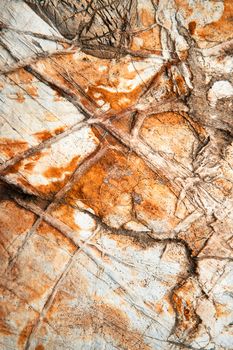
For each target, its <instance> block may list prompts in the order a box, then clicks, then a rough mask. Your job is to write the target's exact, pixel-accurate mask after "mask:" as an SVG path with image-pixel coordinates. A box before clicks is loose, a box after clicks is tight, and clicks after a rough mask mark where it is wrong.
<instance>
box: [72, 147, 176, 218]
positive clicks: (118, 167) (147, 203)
mask: <svg viewBox="0 0 233 350" xmlns="http://www.w3.org/2000/svg"><path fill="white" fill-rule="evenodd" d="M152 188H153V194H152ZM135 192H136V193H137V194H138V195H139V198H140V197H141V200H140V202H134V209H135V211H137V212H143V213H144V215H146V216H147V217H148V215H149V216H150V217H148V220H149V219H150V218H151V219H153V220H154V219H164V218H167V216H168V213H167V211H166V210H167V208H166V204H164V203H166V201H169V200H171V201H173V200H175V197H174V196H173V194H172V193H171V191H170V190H169V188H168V187H167V186H166V185H165V184H161V182H160V180H159V178H158V177H157V176H156V175H155V174H154V173H153V172H152V171H151V170H150V169H149V168H148V167H147V165H146V164H145V163H144V162H143V161H142V160H141V159H140V158H139V157H137V156H135V155H133V154H132V153H130V154H127V153H124V150H123V149H122V151H120V150H119V145H118V150H108V151H107V153H106V154H105V155H104V156H103V157H102V158H101V159H100V160H99V161H98V162H97V163H96V164H95V165H94V166H93V167H92V168H90V169H89V170H88V171H87V172H86V173H85V174H84V175H83V176H82V177H81V178H80V179H79V180H78V181H77V182H76V183H75V184H74V186H73V188H72V190H71V191H69V192H68V193H67V201H68V203H71V204H72V203H75V202H76V200H77V199H78V200H81V201H83V202H84V203H85V204H86V205H87V206H89V207H91V208H92V209H94V211H95V213H96V214H97V215H99V216H100V217H103V218H106V217H109V216H111V215H112V214H114V215H119V216H120V215H121V213H122V212H121V208H122V207H125V211H126V215H128V217H129V218H130V216H131V213H130V208H131V207H132V206H133V204H132V201H134V199H133V193H135ZM156 196H157V197H156ZM161 196H162V198H163V202H161V201H159V198H160V197H161ZM127 212H128V214H127ZM174 221H175V219H174ZM168 222H169V225H170V224H172V225H173V222H170V221H169V219H168Z"/></svg>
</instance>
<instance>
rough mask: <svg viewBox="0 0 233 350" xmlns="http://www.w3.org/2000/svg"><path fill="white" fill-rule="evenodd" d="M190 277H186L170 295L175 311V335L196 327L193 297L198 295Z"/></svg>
mask: <svg viewBox="0 0 233 350" xmlns="http://www.w3.org/2000/svg"><path fill="white" fill-rule="evenodd" d="M198 293H199V292H198V291H197V287H196V285H195V283H194V282H193V280H192V279H188V280H187V281H186V282H184V284H183V285H182V286H181V287H179V288H178V289H177V290H176V291H175V292H174V293H173V295H172V298H171V299H172V303H173V306H174V308H175V311H176V315H177V320H178V325H177V327H176V331H175V332H176V335H177V336H180V335H183V334H186V335H188V334H191V332H192V331H193V330H194V329H195V328H196V327H197V325H198V322H199V318H198V316H197V314H196V312H195V304H194V303H195V298H197V297H198V296H199V294H198Z"/></svg>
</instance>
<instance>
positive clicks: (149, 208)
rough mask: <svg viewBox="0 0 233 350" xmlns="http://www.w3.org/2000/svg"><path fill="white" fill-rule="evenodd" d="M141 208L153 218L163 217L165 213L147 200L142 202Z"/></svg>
mask: <svg viewBox="0 0 233 350" xmlns="http://www.w3.org/2000/svg"><path fill="white" fill-rule="evenodd" d="M142 208H143V209H144V210H145V212H147V213H149V214H150V216H152V217H154V218H163V217H164V215H165V212H164V211H163V210H161V208H159V207H158V206H156V205H155V204H154V203H152V202H149V201H148V200H144V201H143V202H142Z"/></svg>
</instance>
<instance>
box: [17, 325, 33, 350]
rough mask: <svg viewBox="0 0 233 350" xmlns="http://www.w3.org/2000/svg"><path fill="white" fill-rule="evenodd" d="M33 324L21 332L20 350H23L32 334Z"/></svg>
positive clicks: (19, 339)
mask: <svg viewBox="0 0 233 350" xmlns="http://www.w3.org/2000/svg"><path fill="white" fill-rule="evenodd" d="M32 327H33V324H32V323H31V322H30V323H29V324H28V325H27V326H25V327H24V328H23V330H22V331H21V333H20V335H19V338H18V346H19V348H20V349H23V348H24V346H25V343H26V341H27V338H28V336H29V335H30V333H31V330H32Z"/></svg>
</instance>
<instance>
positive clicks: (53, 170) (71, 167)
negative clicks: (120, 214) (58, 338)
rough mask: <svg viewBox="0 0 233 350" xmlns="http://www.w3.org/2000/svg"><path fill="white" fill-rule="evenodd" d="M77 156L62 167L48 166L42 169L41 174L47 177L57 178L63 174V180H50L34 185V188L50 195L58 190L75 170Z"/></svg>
mask: <svg viewBox="0 0 233 350" xmlns="http://www.w3.org/2000/svg"><path fill="white" fill-rule="evenodd" d="M78 160H79V156H76V157H74V158H73V159H72V160H71V161H70V163H69V164H68V165H66V166H63V167H50V168H48V169H47V170H46V171H44V173H43V175H44V176H45V177H46V178H48V179H53V178H56V179H59V178H61V177H63V176H64V174H65V176H64V179H63V180H56V181H51V182H50V183H49V184H48V185H39V186H36V189H37V190H38V191H39V192H41V193H43V194H45V195H49V196H51V195H52V194H54V193H56V192H58V191H59V190H60V189H61V188H62V187H63V186H64V185H65V184H66V183H67V181H68V180H69V178H70V177H71V175H72V173H73V172H74V171H75V169H76V168H77V165H78Z"/></svg>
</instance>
